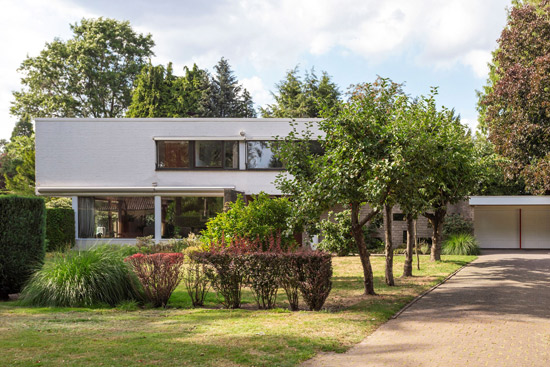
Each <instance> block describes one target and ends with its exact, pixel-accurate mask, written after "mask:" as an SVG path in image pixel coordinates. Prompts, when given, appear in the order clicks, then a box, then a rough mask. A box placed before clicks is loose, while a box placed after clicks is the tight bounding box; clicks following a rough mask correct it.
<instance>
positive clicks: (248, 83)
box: [240, 75, 273, 106]
mask: <svg viewBox="0 0 550 367" xmlns="http://www.w3.org/2000/svg"><path fill="white" fill-rule="evenodd" d="M240 83H241V84H242V85H243V86H244V87H245V88H246V89H247V90H248V92H250V94H251V95H252V96H253V98H254V103H255V104H256V106H266V105H267V104H270V103H273V96H272V95H271V93H270V92H269V91H268V90H267V88H266V87H265V85H264V83H263V81H262V79H261V78H260V77H259V76H257V75H255V76H253V77H252V78H244V79H241V80H240Z"/></svg>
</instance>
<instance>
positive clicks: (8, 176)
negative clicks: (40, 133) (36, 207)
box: [0, 135, 35, 195]
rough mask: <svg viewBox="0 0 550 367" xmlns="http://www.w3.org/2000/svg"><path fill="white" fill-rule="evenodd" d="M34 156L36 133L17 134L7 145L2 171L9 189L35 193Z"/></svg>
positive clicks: (26, 193)
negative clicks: (29, 134)
mask: <svg viewBox="0 0 550 367" xmlns="http://www.w3.org/2000/svg"><path fill="white" fill-rule="evenodd" d="M34 157H35V153H34V135H32V136H17V137H15V138H13V139H12V140H11V142H10V143H8V144H7V145H6V147H5V151H4V155H3V156H2V160H1V167H0V168H1V170H0V173H2V175H3V177H4V180H5V185H6V189H7V190H8V191H11V192H13V193H16V194H20V195H34Z"/></svg>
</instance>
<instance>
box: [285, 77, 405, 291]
mask: <svg viewBox="0 0 550 367" xmlns="http://www.w3.org/2000/svg"><path fill="white" fill-rule="evenodd" d="M401 95H402V92H401V86H400V85H399V84H396V83H392V82H391V81H389V80H388V79H382V78H379V79H377V80H376V81H375V82H374V83H364V84H359V85H357V86H355V87H354V88H353V89H352V90H351V91H350V97H349V99H348V101H347V102H346V103H341V105H340V106H339V108H338V109H337V110H333V111H332V114H331V115H329V116H327V117H326V118H325V119H324V120H323V121H321V122H320V123H319V126H320V129H321V130H322V132H323V133H324V136H319V137H318V140H319V142H320V143H321V146H322V147H323V148H324V150H325V153H324V154H323V155H317V156H316V155H313V154H311V150H310V140H313V139H312V138H314V136H313V133H312V132H311V130H310V129H309V130H306V131H304V132H298V131H297V130H296V126H294V131H293V132H292V133H291V134H289V135H288V136H287V137H286V138H285V139H284V143H281V147H280V149H279V151H278V154H279V156H280V158H281V160H282V161H283V163H284V164H285V167H286V168H287V171H288V174H286V173H285V174H281V175H279V176H278V178H277V180H276V184H277V186H278V188H279V189H280V190H281V191H282V192H284V193H286V194H290V195H292V196H293V202H294V204H295V208H296V209H295V213H296V214H297V215H298V218H300V217H304V218H308V219H305V220H304V219H302V220H301V221H295V222H296V223H304V222H306V223H307V222H308V221H313V220H316V219H318V218H319V215H320V213H321V212H322V211H324V210H326V209H328V208H330V207H332V206H334V205H336V204H340V205H342V206H343V207H345V208H349V209H350V216H351V228H352V234H353V238H354V240H355V243H356V245H357V250H358V253H359V257H360V259H361V264H362V266H363V275H364V287H365V294H375V291H374V283H373V273H372V267H371V263H370V253H369V251H368V249H367V246H366V243H365V237H364V231H363V227H364V226H365V225H366V224H367V223H368V222H369V221H370V220H371V219H372V218H373V217H374V216H375V215H376V214H378V213H379V212H380V211H381V209H382V208H383V207H384V204H387V202H386V200H387V198H388V194H389V190H388V188H389V185H388V184H389V182H391V178H392V173H391V172H392V171H393V167H392V162H391V160H390V159H389V158H388V157H390V156H391V127H392V124H391V123H390V122H391V121H392V120H393V119H394V118H395V116H394V113H395V107H396V99H397V98H399V96H401ZM365 203H367V204H369V207H370V208H371V210H370V211H369V212H368V213H367V214H366V215H365V216H363V217H360V209H361V207H362V206H363V205H364V204H365Z"/></svg>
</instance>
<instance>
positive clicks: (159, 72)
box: [126, 63, 209, 117]
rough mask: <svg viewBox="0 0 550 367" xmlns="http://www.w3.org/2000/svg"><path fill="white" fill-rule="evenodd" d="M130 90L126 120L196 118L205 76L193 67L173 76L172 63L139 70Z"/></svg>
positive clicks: (206, 85) (200, 113) (201, 112)
mask: <svg viewBox="0 0 550 367" xmlns="http://www.w3.org/2000/svg"><path fill="white" fill-rule="evenodd" d="M135 84H136V87H135V89H134V90H133V91H132V103H131V105H130V107H129V108H128V113H127V114H126V116H127V117H200V116H203V115H204V114H205V111H204V109H203V108H202V107H203V106H202V103H204V99H205V98H206V93H207V91H208V90H209V79H208V73H207V72H206V71H205V70H202V69H199V68H198V66H197V65H193V68H192V69H189V68H187V67H185V68H184V75H183V76H181V77H180V76H175V75H174V74H173V70H172V64H171V63H169V64H168V66H167V67H166V68H164V66H162V65H158V66H153V65H152V64H150V63H149V64H148V65H146V66H144V67H143V69H142V70H141V74H140V75H139V76H138V77H137V79H136V83H135Z"/></svg>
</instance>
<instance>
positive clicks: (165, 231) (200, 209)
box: [162, 197, 223, 238]
mask: <svg viewBox="0 0 550 367" xmlns="http://www.w3.org/2000/svg"><path fill="white" fill-rule="evenodd" d="M222 210H223V198H222V197H163V198H162V238H174V237H179V236H181V237H187V236H188V235H189V234H190V233H195V234H198V233H199V232H200V231H202V230H203V229H205V228H206V222H207V221H208V220H209V219H210V218H212V217H215V216H216V214H218V213H220V212H221V211H222Z"/></svg>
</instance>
